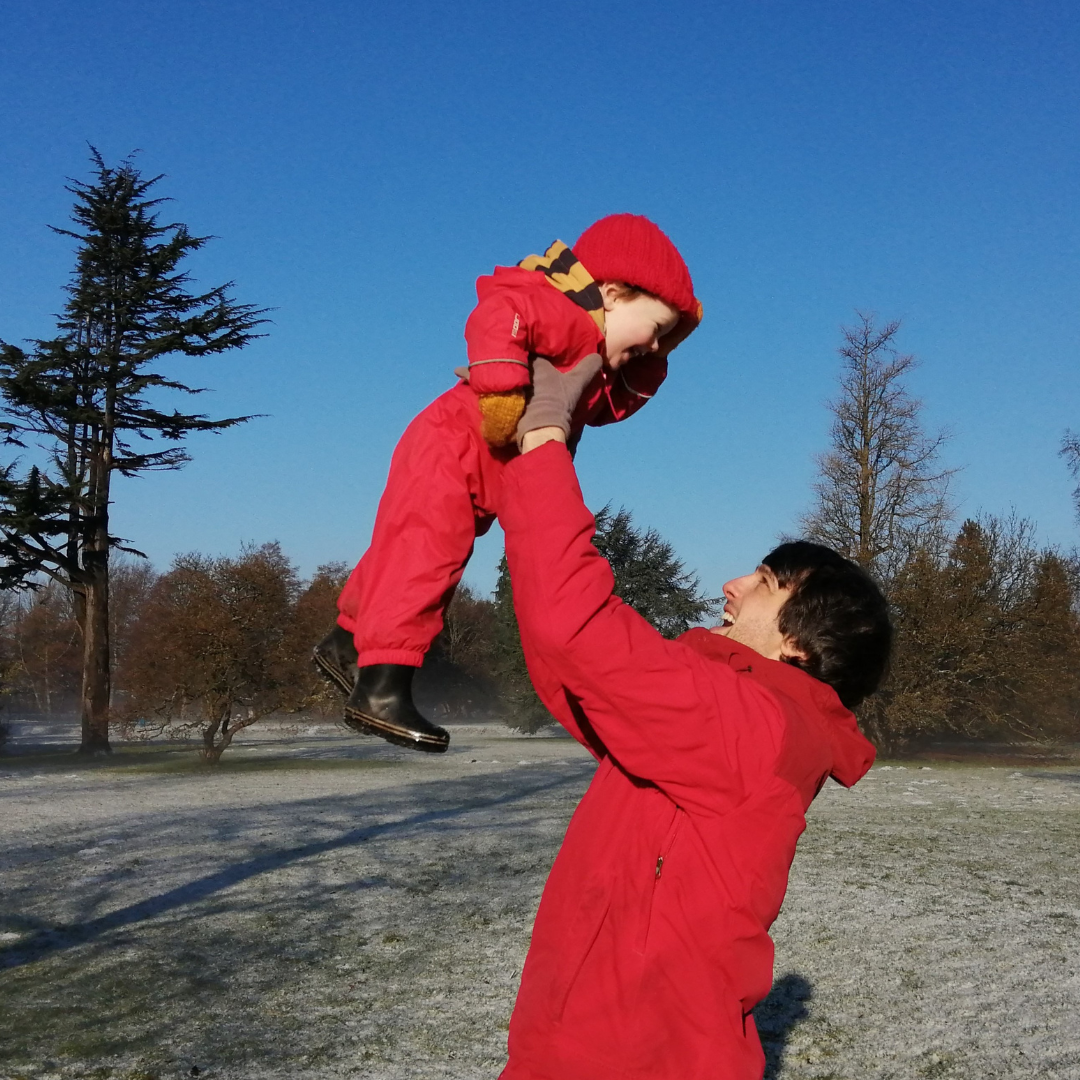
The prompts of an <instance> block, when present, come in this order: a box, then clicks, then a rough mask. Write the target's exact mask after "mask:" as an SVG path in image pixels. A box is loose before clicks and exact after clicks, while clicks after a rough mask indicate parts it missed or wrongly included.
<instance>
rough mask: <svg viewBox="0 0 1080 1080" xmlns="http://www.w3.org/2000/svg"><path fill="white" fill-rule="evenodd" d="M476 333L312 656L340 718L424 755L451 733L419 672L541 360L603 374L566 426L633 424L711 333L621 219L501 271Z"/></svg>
mask: <svg viewBox="0 0 1080 1080" xmlns="http://www.w3.org/2000/svg"><path fill="white" fill-rule="evenodd" d="M476 292H477V296H478V298H479V303H478V304H477V305H476V307H475V308H474V309H473V312H472V314H471V315H470V316H469V319H468V321H467V323H466V324H465V341H466V343H467V347H468V358H469V365H468V368H467V369H465V368H459V369H458V370H457V371H456V372H455V374H458V375H460V376H461V379H462V381H461V382H460V383H459V384H458V385H457V386H456V387H454V389H453V390H450V391H448V392H447V393H445V394H443V395H442V396H441V397H439V398H437V399H436V400H435V401H434V402H433V403H432V404H431V405H429V406H428V407H427V408H426V409H424V411H423V412H421V413H420V415H419V416H417V417H416V418H415V419H414V420H413V421H412V423H411V424H410V425H409V426H408V428H406V430H405V434H404V435H403V436H402V437H401V441H400V442H399V443H398V445H397V448H396V449H395V451H394V456H393V459H392V461H391V463H390V475H389V477H388V479H387V482H386V490H385V491H384V493H383V497H382V499H381V501H380V503H379V510H378V513H377V515H376V518H375V528H374V533H373V535H372V538H371V546H370V547H369V548H368V550H367V552H366V553H365V555H364V557H363V558H362V559H361V560H360V562H359V564H358V565H357V567H356V569H355V570H354V571H353V573H352V575H351V577H350V578H349V580H348V582H347V584H346V585H345V588H344V590H342V593H341V596H340V598H339V599H338V609H339V612H340V615H339V617H338V626H337V627H336V628H335V629H334V630H333V631H332V632H331V633H330V635H329V636H328V637H327V638H325V639H324V640H323V641H322V642H320V643H319V645H318V646H316V648H315V662H316V664H317V666H318V667H319V668H320V669H321V671H322V672H323V673H324V674H325V675H327V676H328V677H329V678H331V679H332V680H333V681H334V682H335V683H337V685H338V686H339V687H340V688H341V689H342V690H343V691H344V692H345V693H347V694H348V695H349V698H348V701H347V702H346V705H345V721H346V723H348V724H349V726H350V727H353V728H354V729H356V730H358V731H362V732H365V733H371V734H375V735H380V736H382V737H383V738H384V739H386V740H387V741H388V742H392V743H397V744H398V745H401V746H408V747H411V748H413V749H416V750H426V751H432V752H436V753H438V752H441V751H444V750H445V749H446V748H447V745H448V744H449V741H450V737H449V735H448V734H447V733H446V732H445V731H444V730H443V729H442V728H440V727H437V726H436V725H435V724H432V723H431V722H430V721H428V720H427V719H425V718H424V717H423V716H422V715H421V714H420V713H419V712H418V710H417V709H416V706H415V705H414V704H413V700H412V677H413V673H414V672H415V670H416V668H418V667H420V665H421V664H422V663H423V660H424V655H425V653H426V652H427V650H428V648H429V646H430V645H431V642H432V641H433V640H434V638H435V636H436V634H438V632H439V631H440V630H441V629H442V622H443V618H442V617H443V612H444V611H445V609H446V605H447V604H448V603H449V602H450V598H451V597H452V596H453V592H454V588H455V587H456V585H457V583H458V581H459V580H460V579H461V574H462V571H463V570H464V569H465V564H466V563H467V562H468V560H469V557H470V556H471V555H472V549H473V541H474V539H475V537H477V536H481V535H483V534H484V533H485V532H487V530H488V529H489V528H490V526H491V523H492V522H493V521H494V520H495V517H496V515H497V513H498V508H499V493H500V487H501V480H502V471H503V467H504V466H505V464H506V462H507V461H509V460H510V459H511V458H513V457H516V456H517V453H518V450H517V446H516V444H515V436H516V430H517V424H518V421H519V419H520V418H521V414H522V412H523V411H524V409H525V404H526V400H527V397H528V394H529V388H530V386H531V378H532V368H531V364H532V361H533V360H534V359H535V358H536V357H537V356H543V357H546V358H547V359H548V360H549V361H550V362H551V363H552V365H553V366H554V367H555V368H556V369H557V370H559V371H566V370H569V369H570V368H573V367H575V366H576V365H577V364H578V362H579V361H581V360H582V359H583V358H585V357H589V356H591V355H594V354H600V356H601V357H602V358H603V366H602V368H601V367H599V364H598V362H597V372H596V375H595V377H594V378H593V379H592V381H591V382H590V383H589V385H588V387H587V389H586V391H585V393H584V394H583V395H582V397H581V400H580V402H579V404H578V406H577V409H576V411H575V412H574V415H573V418H572V420H571V422H570V429H571V430H570V439H571V441H572V443H573V442H576V440H577V439H578V438H579V437H580V435H581V431H582V429H583V427H584V426H585V425H586V424H589V425H592V426H599V425H602V424H611V423H616V422H617V421H619V420H625V419H626V418H627V417H628V416H630V415H632V414H633V413H635V412H637V410H638V409H640V408H641V406H642V405H644V404H645V403H646V402H647V401H648V400H649V398H651V397H652V396H653V394H655V393H656V391H657V389H658V388H659V386H660V384H661V383H662V382H663V381H664V378H665V376H666V375H667V357H668V354H669V353H670V352H671V350H672V349H673V348H674V347H675V346H676V345H677V344H679V343H680V342H681V341H682V340H683V339H684V338H685V337H686V336H687V335H688V334H689V333H690V332H691V331H692V330H693V329H694V328H695V327H696V326H697V325H698V323H699V322H700V320H701V305H700V304H699V303H698V301H697V300H696V299H695V297H694V287H693V283H692V281H691V279H690V272H689V270H687V268H686V264H685V263H684V262H683V260H682V257H681V256H680V255H679V253H678V251H677V250H676V248H675V246H674V244H672V243H671V241H670V240H669V239H668V238H667V236H665V235H664V233H662V232H661V231H660V229H659V228H657V226H656V225H654V224H653V223H652V222H651V221H649V220H648V219H647V218H644V217H638V216H636V215H634V214H613V215H611V216H609V217H606V218H602V219H601V220H600V221H597V222H596V223H595V224H593V225H591V226H590V227H589V228H588V229H586V230H585V232H584V233H582V235H581V237H580V238H579V239H578V241H577V243H576V244H575V245H574V247H573V250H571V249H570V248H568V247H567V246H566V245H565V244H563V243H560V242H558V241H557V242H556V243H554V244H553V245H552V246H551V247H550V248H549V249H548V250H547V252H546V253H545V254H544V255H543V256H538V255H530V256H529V258H527V259H525V260H523V261H522V262H521V263H519V264H518V266H516V267H506V266H500V267H496V269H495V272H494V273H493V274H492V275H490V276H488V277H482V278H480V279H479V280H478V281H477V283H476Z"/></svg>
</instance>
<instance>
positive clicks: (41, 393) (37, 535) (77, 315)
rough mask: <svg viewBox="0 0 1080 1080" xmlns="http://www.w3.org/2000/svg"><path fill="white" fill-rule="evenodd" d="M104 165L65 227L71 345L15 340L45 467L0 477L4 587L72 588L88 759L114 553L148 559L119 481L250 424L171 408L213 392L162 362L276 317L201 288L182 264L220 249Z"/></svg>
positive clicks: (165, 465)
mask: <svg viewBox="0 0 1080 1080" xmlns="http://www.w3.org/2000/svg"><path fill="white" fill-rule="evenodd" d="M91 154H92V160H93V176H92V178H91V180H90V181H89V182H83V181H79V180H75V181H72V184H71V186H69V187H68V189H67V190H68V191H70V192H71V194H72V195H74V197H75V202H74V207H73V211H72V220H73V222H74V224H75V228H74V229H54V230H53V231H54V232H57V233H59V234H60V235H61V236H67V237H70V238H72V239H73V240H74V241H75V242H76V265H75V269H74V272H73V274H72V277H71V280H70V282H69V284H68V285H67V287H66V292H67V299H66V302H65V304H64V308H63V311H62V313H61V314H60V315H59V316H58V318H57V330H58V334H57V336H56V337H54V338H51V339H49V340H35V341H32V342H30V343H29V344H30V345H31V348H30V349H29V350H24V349H21V348H18V347H16V346H14V345H9V344H7V343H4V342H0V398H2V400H3V405H4V408H5V411H6V413H7V418H6V420H5V421H4V424H3V429H2V430H3V434H4V436H5V438H6V441H7V442H8V443H9V444H14V445H16V446H20V447H24V448H28V449H30V448H34V449H33V450H32V452H33V453H34V454H36V455H38V456H39V460H38V463H36V464H34V465H32V467H31V468H29V470H28V471H25V472H21V471H20V465H19V463H18V462H15V463H11V464H7V465H5V466H3V467H0V587H7V588H11V587H16V588H19V587H33V583H34V582H35V580H40V576H41V575H46V576H48V577H50V578H52V579H54V580H56V581H58V582H60V583H61V584H63V585H64V586H66V587H67V588H69V589H70V590H71V591H72V594H73V599H74V606H75V612H76V618H77V622H78V625H79V628H80V630H81V636H82V650H83V655H82V692H81V710H82V744H81V748H80V749H81V751H82V752H83V753H95V752H99V751H107V750H108V749H109V702H110V677H111V675H110V667H111V651H110V643H109V555H110V552H112V551H114V550H117V549H119V550H123V551H130V552H133V553H135V554H141V553H140V552H138V551H137V550H136V549H134V548H132V547H130V546H127V542H126V541H124V540H123V539H121V538H119V537H117V536H115V535H114V534H113V532H112V529H111V526H110V518H109V514H110V502H111V490H112V479H113V476H114V474H116V473H120V474H121V475H123V476H138V475H140V474H142V473H146V472H151V471H154V470H159V469H177V468H180V467H181V466H183V465H184V464H185V463H186V462H187V461H188V460H189V454H188V451H187V450H186V449H185V447H184V446H183V445H181V444H182V443H183V441H184V439H185V438H186V436H187V435H189V434H190V433H191V432H193V431H221V430H223V429H225V428H229V427H232V426H233V425H235V424H240V423H243V422H244V421H245V420H249V419H251V417H247V416H235V417H228V418H226V419H221V420H213V419H210V418H209V417H207V416H205V415H202V414H198V413H183V412H180V411H177V410H173V411H171V412H170V411H164V410H163V409H162V408H160V407H159V403H160V401H161V399H162V397H163V396H164V395H163V392H168V391H175V392H177V393H180V394H197V393H200V392H201V391H200V389H198V388H196V387H192V386H189V385H187V384H186V383H184V382H181V381H179V380H177V379H175V378H173V377H171V376H170V375H167V374H165V373H164V371H163V370H162V367H161V364H162V362H163V361H166V360H168V359H170V358H173V357H177V356H191V357H199V356H209V355H214V354H218V353H224V352H228V351H229V350H232V349H238V348H241V347H243V346H244V345H246V344H247V343H248V342H249V341H251V340H252V338H253V337H255V336H257V335H256V334H255V333H254V330H255V328H256V327H257V326H258V325H259V324H260V323H261V322H264V321H265V320H264V319H262V318H261V316H262V315H263V314H264V312H263V311H261V310H259V309H256V308H255V307H253V306H251V305H249V304H240V303H237V302H236V301H235V300H233V299H232V298H231V297H230V295H229V293H230V290H231V288H232V283H231V282H229V283H226V284H225V285H220V286H218V287H216V288H212V289H209V290H207V291H205V292H195V291H192V290H191V288H190V285H191V281H190V278H189V276H188V274H187V273H186V271H185V270H183V269H182V268H181V264H182V263H183V262H184V260H185V259H186V258H187V256H189V255H191V254H192V253H193V252H195V251H198V250H199V249H200V248H202V247H203V246H204V245H205V244H206V243H207V241H208V240H209V239H210V237H207V236H193V235H192V234H191V233H190V232H189V231H188V228H187V226H186V225H183V224H181V223H169V224H165V223H162V222H161V221H160V219H159V213H160V207H161V205H162V203H163V202H165V201H166V200H165V199H162V198H154V197H151V196H150V193H151V189H153V188H154V186H155V185H156V184H157V183H158V181H159V180H161V176H155V177H152V178H149V179H148V178H144V177H143V176H142V175H141V173H140V171H139V170H138V169H137V168H136V167H135V164H134V162H133V160H132V159H131V158H130V157H129V158H127V159H126V160H125V161H123V162H122V163H121V164H120V166H119V167H117V168H113V167H111V166H109V165H107V164H106V163H105V161H104V159H103V158H102V156H101V155H100V154H99V153H98V152H97V150H95V149H93V148H91ZM40 455H43V457H42V456H40Z"/></svg>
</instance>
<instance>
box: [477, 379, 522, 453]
mask: <svg viewBox="0 0 1080 1080" xmlns="http://www.w3.org/2000/svg"><path fill="white" fill-rule="evenodd" d="M478 400H479V401H480V416H481V420H480V434H481V435H483V436H484V439H485V440H486V441H487V443H488V445H489V446H506V445H507V444H508V443H512V442H513V441H514V438H515V436H516V434H517V425H518V421H519V420H520V419H521V414H522V413H523V412H524V411H525V391H524V390H504V391H501V392H500V393H497V394H480V395H479V399H478Z"/></svg>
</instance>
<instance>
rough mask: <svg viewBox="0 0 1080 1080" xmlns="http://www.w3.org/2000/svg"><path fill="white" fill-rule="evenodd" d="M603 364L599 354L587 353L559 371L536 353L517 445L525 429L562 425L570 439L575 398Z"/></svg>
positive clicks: (581, 392) (576, 398)
mask: <svg viewBox="0 0 1080 1080" xmlns="http://www.w3.org/2000/svg"><path fill="white" fill-rule="evenodd" d="M603 363H604V362H603V360H602V359H601V358H600V354H599V353H590V355H588V356H586V357H584V358H583V359H581V360H579V361H578V362H577V364H576V365H575V366H574V367H572V368H571V369H570V370H569V371H559V370H558V369H557V368H556V367H555V366H554V365H553V364H552V363H551V362H550V361H548V360H545V359H544V358H543V357H542V356H538V357H537V358H536V360H535V361H533V392H532V397H531V398H530V399H529V407H528V408H527V409H526V410H525V414H524V415H523V416H522V418H521V420H520V422H519V423H518V426H517V441H518V446H519V447H520V446H521V440H522V439H523V438H524V437H525V434H526V433H527V432H529V431H535V430H536V429H537V428H543V427H557V428H562V430H563V433H564V434H565V435H566V437H567V438H568V439H569V437H570V420H571V418H572V417H573V415H574V410H575V409H576V408H577V403H578V399H579V398H580V397H581V395H582V394H583V393H584V392H585V388H586V387H587V386H588V385H589V383H591V382H592V381H593V379H595V378H596V375H597V372H599V370H600V368H601V367H602V366H603Z"/></svg>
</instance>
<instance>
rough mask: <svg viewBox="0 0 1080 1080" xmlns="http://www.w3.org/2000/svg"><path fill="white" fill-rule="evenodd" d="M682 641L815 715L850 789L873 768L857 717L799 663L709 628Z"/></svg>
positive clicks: (835, 769) (837, 772) (835, 768)
mask: <svg viewBox="0 0 1080 1080" xmlns="http://www.w3.org/2000/svg"><path fill="white" fill-rule="evenodd" d="M679 641H680V642H682V643H683V644H684V645H688V646H689V647H690V648H691V649H693V650H694V651H695V652H696V653H699V654H700V655H702V656H705V657H707V658H708V659H710V660H715V661H717V662H718V663H723V664H727V665H728V666H729V667H730V668H731V669H732V670H733V671H737V672H739V673H740V674H743V675H747V676H749V677H750V678H752V679H753V680H754V681H755V682H757V683H760V684H761V685H762V686H764V687H765V688H766V689H767V690H771V691H772V692H773V693H776V694H782V695H783V696H784V697H786V698H788V699H789V700H791V701H792V702H794V704H795V705H796V707H797V709H798V711H799V712H800V713H803V714H806V713H809V715H810V717H811V718H812V719H814V720H816V721H817V722H818V723H819V724H821V726H822V727H823V729H824V731H825V732H826V733H827V735H828V739H829V743H830V745H831V747H832V769H831V772H830V775H831V776H832V777H833V779H834V780H836V781H838V782H839V783H841V784H843V785H844V787H851V785H852V784H854V783H855V782H856V781H857V780H859V779H860V778H861V777H862V776H864V775H865V774H866V772H867V770H868V769H869V768H870V766H871V765H872V764H873V762H874V757H875V753H876V752H875V750H874V747H873V744H872V743H870V742H869V740H867V739H866V738H865V736H864V735H863V734H862V732H861V731H859V726H858V724H857V722H856V720H855V717H854V715H853V714H852V712H851V711H850V710H849V709H846V708H845V707H844V706H843V705H842V704H841V703H840V699H839V698H838V697H837V696H836V691H835V690H833V688H832V687H831V686H829V685H827V684H826V683H823V682H821V681H820V680H819V679H815V678H814V677H813V676H812V675H807V673H806V672H805V671H802V670H801V669H799V668H797V667H795V666H794V665H793V664H785V663H783V662H782V661H779V660H769V659H768V658H767V657H764V656H762V655H761V653H759V652H755V651H754V650H753V649H751V648H750V647H749V646H748V645H743V644H742V643H741V642H739V641H732V640H731V639H730V638H727V637H724V636H723V635H722V634H714V633H712V631H710V630H706V629H705V628H704V627H696V628H695V629H693V630H688V631H687V632H686V633H685V634H682V635H681V636H680V637H679Z"/></svg>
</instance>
